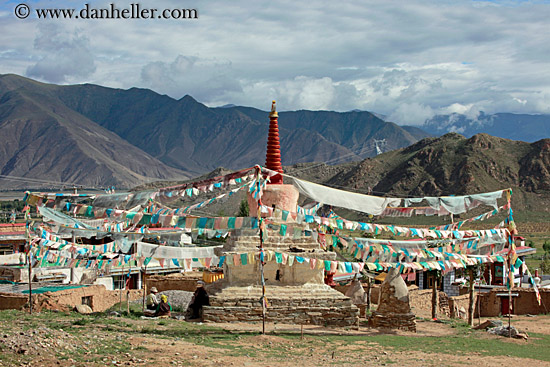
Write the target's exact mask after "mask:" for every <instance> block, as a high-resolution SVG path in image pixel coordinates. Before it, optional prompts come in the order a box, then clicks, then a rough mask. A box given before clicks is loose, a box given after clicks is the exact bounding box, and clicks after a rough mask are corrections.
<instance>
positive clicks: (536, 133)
mask: <svg viewBox="0 0 550 367" xmlns="http://www.w3.org/2000/svg"><path fill="white" fill-rule="evenodd" d="M421 128H422V129H423V130H425V131H430V132H431V133H432V134H433V135H443V134H445V133H449V132H456V133H459V134H461V135H464V136H466V137H468V138H469V137H471V136H473V135H475V134H479V133H485V134H489V135H493V136H498V137H501V138H506V139H514V140H522V141H527V142H534V141H537V140H540V139H541V138H550V115H527V114H514V113H496V114H492V115H490V114H485V113H483V112H480V113H479V115H478V116H476V117H475V118H470V117H468V116H465V115H461V114H456V113H454V114H450V115H437V116H434V117H433V118H431V119H428V120H426V122H425V123H424V125H422V126H421Z"/></svg>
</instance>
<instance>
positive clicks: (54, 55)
mask: <svg viewBox="0 0 550 367" xmlns="http://www.w3.org/2000/svg"><path fill="white" fill-rule="evenodd" d="M34 49H35V50H36V51H37V54H38V55H39V56H38V57H39V60H38V61H37V62H36V63H35V64H34V65H32V66H29V67H28V68H27V75H29V76H31V77H36V78H40V79H43V80H45V81H48V82H52V83H63V82H66V81H68V79H67V78H73V79H74V78H78V79H80V80H82V79H84V80H85V79H86V78H87V77H89V76H90V75H91V74H93V73H94V71H95V70H96V67H95V63H94V56H93V54H92V51H91V50H90V46H89V39H88V37H86V36H85V35H83V34H82V33H81V32H79V31H78V30H74V31H72V32H68V33H67V32H65V31H64V30H63V29H61V28H60V27H58V26H57V25H55V24H53V23H44V24H40V25H39V26H38V34H37V35H36V38H35V39H34Z"/></svg>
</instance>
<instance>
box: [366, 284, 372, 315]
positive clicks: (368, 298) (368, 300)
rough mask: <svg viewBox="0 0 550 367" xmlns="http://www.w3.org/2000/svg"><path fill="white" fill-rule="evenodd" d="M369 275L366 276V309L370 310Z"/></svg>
mask: <svg viewBox="0 0 550 367" xmlns="http://www.w3.org/2000/svg"><path fill="white" fill-rule="evenodd" d="M370 290H371V283H370V277H368V276H367V311H369V312H370V294H371V291H370Z"/></svg>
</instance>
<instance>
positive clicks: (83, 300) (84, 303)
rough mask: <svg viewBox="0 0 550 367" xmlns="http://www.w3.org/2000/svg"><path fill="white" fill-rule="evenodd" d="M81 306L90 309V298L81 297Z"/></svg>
mask: <svg viewBox="0 0 550 367" xmlns="http://www.w3.org/2000/svg"><path fill="white" fill-rule="evenodd" d="M82 304H83V305H86V306H89V307H90V308H92V296H85V297H82Z"/></svg>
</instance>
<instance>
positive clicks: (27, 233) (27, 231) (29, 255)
mask: <svg viewBox="0 0 550 367" xmlns="http://www.w3.org/2000/svg"><path fill="white" fill-rule="evenodd" d="M30 212H31V209H30V206H28V207H27V209H26V211H25V241H26V244H25V247H26V249H27V264H28V266H29V313H30V314H31V315H32V252H31V233H30Z"/></svg>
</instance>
